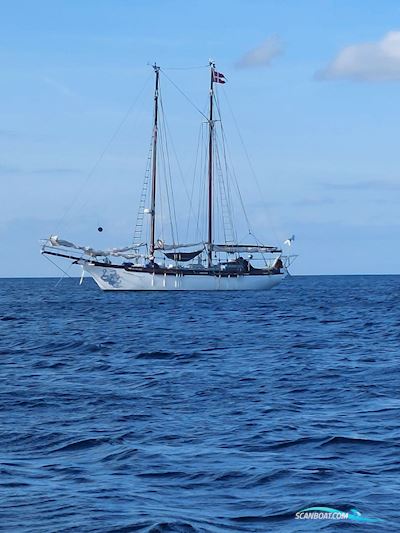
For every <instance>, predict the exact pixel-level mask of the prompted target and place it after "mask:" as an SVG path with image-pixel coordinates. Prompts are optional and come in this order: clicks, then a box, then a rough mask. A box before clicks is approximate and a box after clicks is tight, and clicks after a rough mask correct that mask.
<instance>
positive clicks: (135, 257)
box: [42, 61, 293, 291]
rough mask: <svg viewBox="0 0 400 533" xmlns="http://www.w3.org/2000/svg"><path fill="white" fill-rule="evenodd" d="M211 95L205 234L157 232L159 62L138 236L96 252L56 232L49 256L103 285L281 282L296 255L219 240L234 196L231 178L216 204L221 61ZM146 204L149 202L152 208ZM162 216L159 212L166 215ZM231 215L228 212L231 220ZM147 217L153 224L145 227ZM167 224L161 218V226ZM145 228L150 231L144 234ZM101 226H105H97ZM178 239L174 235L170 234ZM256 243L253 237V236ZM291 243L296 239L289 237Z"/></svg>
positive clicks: (209, 286) (203, 286)
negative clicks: (218, 228) (221, 217)
mask: <svg viewBox="0 0 400 533" xmlns="http://www.w3.org/2000/svg"><path fill="white" fill-rule="evenodd" d="M209 67H210V94H209V105H208V116H207V115H206V119H207V120H206V123H205V126H206V128H207V131H206V135H205V138H204V140H205V145H206V146H205V150H204V153H205V157H204V159H205V165H204V171H205V175H204V176H203V182H204V181H205V185H206V187H205V191H206V194H205V200H206V201H205V202H204V203H205V208H206V209H205V210H206V216H205V221H206V224H205V228H204V229H205V230H206V234H205V235H203V238H202V239H201V240H200V242H197V243H195V244H193V243H192V244H179V241H177V242H171V243H167V242H165V241H164V240H163V239H162V238H161V237H160V235H159V234H158V231H159V229H158V224H159V218H158V217H159V216H160V214H159V212H158V205H157V197H158V196H157V188H158V166H157V163H158V156H159V146H158V143H159V135H160V124H159V114H160V101H159V100H160V98H159V97H160V71H161V69H160V67H159V66H157V65H156V64H155V65H153V68H154V74H155V91H154V114H153V131H152V138H151V149H150V155H149V159H148V160H149V166H148V182H147V183H148V185H150V186H149V187H147V189H150V190H149V191H148V194H147V193H146V190H145V192H144V193H142V202H141V205H140V208H139V214H138V221H139V223H138V225H137V228H139V229H140V231H137V228H136V230H135V236H134V241H136V242H133V243H132V244H131V245H129V246H126V247H124V248H112V249H109V250H95V249H93V248H90V247H86V246H79V245H76V244H74V243H72V242H69V241H66V240H63V239H60V238H59V237H58V236H57V235H52V236H50V237H49V238H48V239H47V240H46V241H45V242H44V244H43V246H42V253H43V254H45V255H47V256H56V257H62V258H66V259H69V260H72V261H73V263H74V264H77V265H80V266H81V267H82V278H81V280H82V279H83V275H84V273H88V274H90V275H91V276H92V277H93V279H94V280H95V282H96V283H97V285H98V286H99V287H100V288H101V289H103V290H113V291H115V290H128V291H139V290H167V291H181V290H265V289H270V288H271V287H273V286H275V285H277V284H278V283H279V282H280V281H282V280H283V279H284V278H285V277H286V276H287V274H288V272H287V267H288V266H289V264H290V260H291V257H293V256H284V255H282V250H281V249H280V248H279V247H276V246H266V245H264V244H261V243H260V242H259V241H256V242H255V243H254V242H253V243H252V244H251V243H248V244H246V243H245V244H242V243H240V242H238V240H237V239H236V238H235V236H233V234H231V235H229V237H228V236H227V234H226V233H225V234H224V235H225V239H224V240H223V239H221V240H220V241H218V240H216V233H215V231H214V230H215V221H216V219H217V210H218V208H219V209H224V205H225V204H226V203H227V202H228V200H229V198H228V197H229V194H228V193H226V189H227V188H229V184H227V183H225V185H224V186H223V187H220V191H223V190H224V189H225V203H224V201H223V200H220V201H219V202H218V201H216V198H215V196H216V183H215V181H216V180H215V178H216V174H217V173H218V168H219V166H220V157H219V154H218V153H217V147H216V123H217V122H220V115H219V114H218V116H217V117H215V114H216V113H215V111H216V110H217V112H218V113H219V105H218V100H217V99H216V90H215V88H216V84H223V83H225V81H226V80H225V76H224V75H223V74H222V73H220V72H217V70H216V68H215V63H214V62H213V61H210V62H209ZM145 202H148V204H147V207H146V205H145ZM160 218H161V217H160ZM228 218H229V217H228ZM146 219H148V222H149V223H148V224H146V222H147V220H146ZM160 225H161V223H160ZM142 226H144V227H145V229H146V230H147V231H146V232H145V234H146V238H145V239H144V240H143V242H142V240H141V237H143V233H144V232H143V230H142ZM99 230H101V228H99ZM172 237H174V235H172ZM249 240H250V239H249ZM289 244H290V240H289Z"/></svg>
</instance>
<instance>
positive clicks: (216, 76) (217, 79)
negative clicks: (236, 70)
mask: <svg viewBox="0 0 400 533" xmlns="http://www.w3.org/2000/svg"><path fill="white" fill-rule="evenodd" d="M213 82H214V83H226V80H225V76H224V75H223V74H221V72H217V71H216V70H213Z"/></svg>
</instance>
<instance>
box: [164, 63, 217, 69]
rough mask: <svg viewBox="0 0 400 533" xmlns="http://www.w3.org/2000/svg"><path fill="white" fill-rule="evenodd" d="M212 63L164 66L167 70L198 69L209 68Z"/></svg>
mask: <svg viewBox="0 0 400 533" xmlns="http://www.w3.org/2000/svg"><path fill="white" fill-rule="evenodd" d="M209 67H210V65H209V64H207V65H200V66H198V67H163V69H165V70H196V69H200V68H209Z"/></svg>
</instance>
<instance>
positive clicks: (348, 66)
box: [317, 31, 400, 81]
mask: <svg viewBox="0 0 400 533" xmlns="http://www.w3.org/2000/svg"><path fill="white" fill-rule="evenodd" d="M317 78H318V79H322V80H340V79H342V80H353V81H400V31H390V32H388V33H387V34H386V35H385V36H384V37H383V38H382V39H381V40H379V41H376V42H370V43H359V44H353V45H350V46H346V47H345V48H343V50H341V51H340V52H339V53H338V54H337V56H336V57H335V58H334V59H333V61H331V63H330V64H329V65H328V66H327V67H326V68H325V69H324V70H321V71H319V72H317Z"/></svg>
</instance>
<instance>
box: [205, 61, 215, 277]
mask: <svg viewBox="0 0 400 533" xmlns="http://www.w3.org/2000/svg"><path fill="white" fill-rule="evenodd" d="M209 64H210V74H211V81H210V115H209V119H208V126H209V138H208V238H207V248H208V266H209V267H211V265H212V244H213V226H212V223H213V138H214V120H213V102H214V71H215V63H214V61H212V60H210V62H209Z"/></svg>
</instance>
